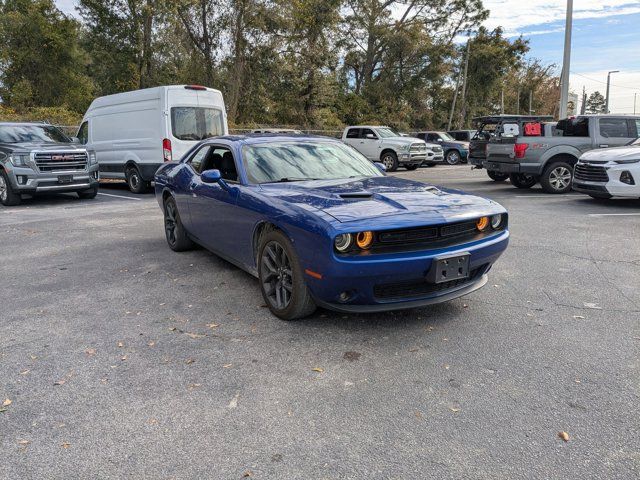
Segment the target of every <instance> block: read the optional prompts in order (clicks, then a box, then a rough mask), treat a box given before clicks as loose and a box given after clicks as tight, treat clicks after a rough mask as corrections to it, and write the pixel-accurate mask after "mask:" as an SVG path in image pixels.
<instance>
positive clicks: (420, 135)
mask: <svg viewBox="0 0 640 480" xmlns="http://www.w3.org/2000/svg"><path fill="white" fill-rule="evenodd" d="M416 137H417V138H419V139H420V140H425V138H426V135H425V134H424V133H422V132H418V134H417V135H416Z"/></svg>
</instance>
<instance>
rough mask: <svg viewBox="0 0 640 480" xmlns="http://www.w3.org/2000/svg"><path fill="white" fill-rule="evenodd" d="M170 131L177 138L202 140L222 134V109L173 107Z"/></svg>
mask: <svg viewBox="0 0 640 480" xmlns="http://www.w3.org/2000/svg"><path fill="white" fill-rule="evenodd" d="M171 133H173V136H174V137H175V138H177V139H178V140H204V139H205V138H210V137H216V136H219V135H223V134H224V125H223V115H222V111H221V110H218V109H217V108H208V107H173V108H171Z"/></svg>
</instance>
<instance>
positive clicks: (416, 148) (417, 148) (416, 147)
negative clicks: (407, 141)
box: [411, 142, 427, 153]
mask: <svg viewBox="0 0 640 480" xmlns="http://www.w3.org/2000/svg"><path fill="white" fill-rule="evenodd" d="M411 151H412V152H417V153H420V152H425V153H426V151H427V144H426V143H424V142H422V143H414V144H412V145H411Z"/></svg>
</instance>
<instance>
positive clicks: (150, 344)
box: [147, 342, 156, 347]
mask: <svg viewBox="0 0 640 480" xmlns="http://www.w3.org/2000/svg"><path fill="white" fill-rule="evenodd" d="M155 344H156V342H149V343H147V345H149V346H150V347H153V346H154V345H155Z"/></svg>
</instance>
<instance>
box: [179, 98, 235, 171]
mask: <svg viewBox="0 0 640 480" xmlns="http://www.w3.org/2000/svg"><path fill="white" fill-rule="evenodd" d="M168 114H169V135H170V137H169V138H170V140H171V148H172V156H173V159H174V160H179V159H180V158H181V157H182V156H183V155H184V154H185V153H186V152H187V151H188V150H189V149H190V148H191V147H193V146H194V145H195V144H196V143H198V142H199V141H201V140H204V139H205V138H209V137H216V136H220V135H226V134H227V132H228V127H227V119H226V115H225V111H224V101H223V100H222V94H221V93H220V92H218V91H215V90H193V89H189V88H176V89H170V90H169V91H168Z"/></svg>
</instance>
